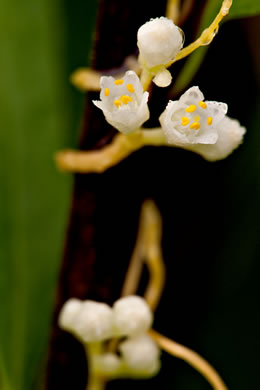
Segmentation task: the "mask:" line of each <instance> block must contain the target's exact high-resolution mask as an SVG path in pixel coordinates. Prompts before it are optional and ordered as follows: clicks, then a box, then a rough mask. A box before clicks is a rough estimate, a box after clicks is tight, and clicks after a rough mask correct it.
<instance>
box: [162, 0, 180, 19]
mask: <svg viewBox="0 0 260 390" xmlns="http://www.w3.org/2000/svg"><path fill="white" fill-rule="evenodd" d="M165 16H166V17H167V18H169V19H171V20H172V21H173V22H174V23H175V24H178V20H179V16H180V0H168V1H167V7H166V14H165Z"/></svg>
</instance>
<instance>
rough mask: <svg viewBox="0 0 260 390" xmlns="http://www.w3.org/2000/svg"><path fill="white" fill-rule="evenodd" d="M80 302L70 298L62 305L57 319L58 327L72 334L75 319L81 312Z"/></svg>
mask: <svg viewBox="0 0 260 390" xmlns="http://www.w3.org/2000/svg"><path fill="white" fill-rule="evenodd" d="M81 307H82V301H80V300H79V299H76V298H71V299H69V300H68V301H67V302H65V303H64V305H63V307H62V309H61V312H60V314H59V318H58V324H59V327H60V328H62V329H64V330H67V331H69V332H73V330H74V327H75V321H76V318H77V316H78V314H79V312H80V310H81Z"/></svg>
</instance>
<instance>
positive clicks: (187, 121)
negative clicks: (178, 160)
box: [159, 87, 245, 161]
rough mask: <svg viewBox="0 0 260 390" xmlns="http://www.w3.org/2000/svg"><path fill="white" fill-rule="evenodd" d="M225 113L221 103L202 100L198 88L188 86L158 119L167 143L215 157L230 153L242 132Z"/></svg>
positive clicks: (242, 128)
mask: <svg viewBox="0 0 260 390" xmlns="http://www.w3.org/2000/svg"><path fill="white" fill-rule="evenodd" d="M226 113H227V105H226V104H225V103H218V102H210V101H204V96H203V94H202V93H201V91H200V90H199V88H198V87H192V88H190V89H189V90H188V91H186V92H185V93H184V94H183V95H182V96H181V98H180V99H179V100H178V101H170V102H169V103H168V105H167V107H166V109H165V111H164V112H163V113H162V115H161V116H160V118H159V119H160V122H161V125H162V130H163V132H164V135H165V138H166V140H167V142H168V143H169V144H171V145H176V146H181V147H183V148H185V149H189V150H192V151H194V152H196V153H199V154H200V155H201V156H203V157H204V158H205V159H207V160H209V161H216V160H221V159H223V158H225V157H227V156H228V155H229V154H230V153H232V151H233V150H234V149H235V148H236V147H237V146H238V145H239V144H240V143H241V142H242V138H243V135H244V133H245V128H244V127H241V126H240V124H239V122H237V121H235V120H232V119H230V118H228V117H227V116H226Z"/></svg>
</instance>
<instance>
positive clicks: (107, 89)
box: [105, 88, 109, 96]
mask: <svg viewBox="0 0 260 390" xmlns="http://www.w3.org/2000/svg"><path fill="white" fill-rule="evenodd" d="M105 96H109V88H105Z"/></svg>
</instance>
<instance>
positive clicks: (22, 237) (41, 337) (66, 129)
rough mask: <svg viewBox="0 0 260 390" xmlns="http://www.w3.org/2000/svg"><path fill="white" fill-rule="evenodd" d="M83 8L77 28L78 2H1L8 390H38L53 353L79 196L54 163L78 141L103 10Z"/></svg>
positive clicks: (0, 336) (2, 349) (1, 280)
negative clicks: (62, 266)
mask: <svg viewBox="0 0 260 390" xmlns="http://www.w3.org/2000/svg"><path fill="white" fill-rule="evenodd" d="M77 3H78V6H77V4H75V2H74V3H73V7H74V17H75V20H74V21H73V22H74V27H72V25H71V18H72V4H71V2H69V1H68V2H66V1H57V0H54V1H53V0H38V1H34V0H27V1H22V2H21V1H19V0H12V1H9V0H8V1H7V0H2V1H1V2H0V47H1V61H0V80H1V81H0V85H1V89H0V126H1V132H0V144H1V166H0V172H1V189H0V197H1V198H0V269H1V272H0V307H1V315H0V318H1V320H0V365H1V366H0V369H1V372H0V381H1V382H0V388H1V389H3V390H14V389H15V390H22V389H26V390H28V389H30V388H32V386H33V381H35V378H36V373H37V372H38V371H39V369H40V366H41V360H42V357H43V356H44V349H45V348H46V345H47V338H48V327H49V322H50V313H51V309H52V307H53V298H54V292H55V285H56V277H57V270H58V265H59V262H60V258H61V254H62V248H63V240H64V233H65V226H66V222H67V218H68V208H69V199H70V192H71V177H70V176H67V175H61V174H60V173H59V172H57V171H56V168H55V165H54V161H53V155H54V153H55V151H56V150H58V149H60V148H63V147H64V146H68V145H69V144H71V143H73V142H75V139H76V136H75V134H77V124H76V123H75V116H76V115H75V112H76V110H78V107H79V106H80V101H79V98H78V97H79V96H80V94H78V95H77V96H78V97H77V99H76V100H75V95H74V94H73V92H72V88H71V87H70V86H69V81H68V78H69V73H70V71H72V69H73V67H74V66H79V65H81V66H82V65H86V63H87V58H88V52H89V49H90V44H91V34H92V31H93V24H94V21H95V12H96V5H97V3H96V1H93V2H91V4H90V3H89V2H85V1H78V2H77ZM76 19H77V20H76ZM73 28H74V30H73ZM71 32H73V35H72V36H71ZM83 32H84V33H83ZM72 41H74V42H75V44H74V45H73V46H72ZM75 48H76V50H77V53H78V54H76V53H75ZM72 54H74V55H72ZM71 58H73V61H72V60H71Z"/></svg>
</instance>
